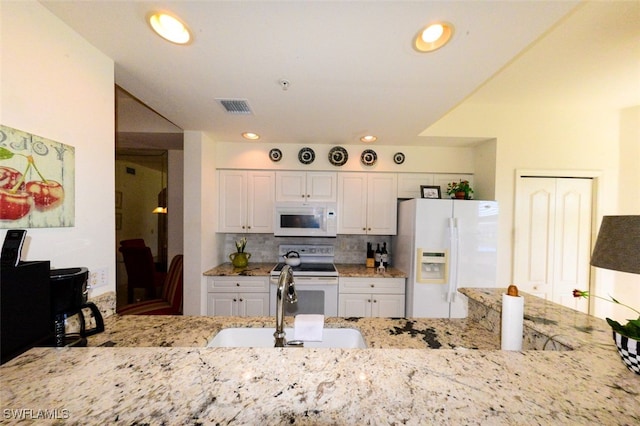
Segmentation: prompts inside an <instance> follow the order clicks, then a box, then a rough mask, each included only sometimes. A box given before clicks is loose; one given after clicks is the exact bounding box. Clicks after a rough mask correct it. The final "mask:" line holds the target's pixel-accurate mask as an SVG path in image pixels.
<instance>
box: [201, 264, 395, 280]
mask: <svg viewBox="0 0 640 426" xmlns="http://www.w3.org/2000/svg"><path fill="white" fill-rule="evenodd" d="M274 266H276V264H275V263H258V262H257V263H253V262H249V265H248V266H247V267H246V268H235V267H234V266H233V265H232V264H231V263H228V262H227V263H223V264H221V265H218V266H216V267H215V268H211V269H209V270H208V271H205V272H204V273H203V275H205V276H248V277H252V276H269V274H270V272H271V270H272V269H273V267H274ZM335 266H336V269H337V270H338V275H339V276H341V277H365V278H406V277H407V274H406V273H404V272H402V271H400V270H399V269H396V268H394V267H389V268H387V269H386V271H385V272H383V273H379V272H378V271H377V269H375V268H367V267H366V266H365V265H360V264H351V263H337V264H336V265H335Z"/></svg>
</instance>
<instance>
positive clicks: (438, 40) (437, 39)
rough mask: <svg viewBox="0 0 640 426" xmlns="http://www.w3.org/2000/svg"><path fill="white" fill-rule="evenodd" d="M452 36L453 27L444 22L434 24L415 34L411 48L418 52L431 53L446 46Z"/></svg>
mask: <svg viewBox="0 0 640 426" xmlns="http://www.w3.org/2000/svg"><path fill="white" fill-rule="evenodd" d="M451 36H453V25H451V24H449V23H446V22H434V23H432V24H429V25H427V26H426V27H424V28H423V29H421V30H420V31H418V34H416V37H415V38H414V39H413V48H414V49H416V50H417V51H418V52H433V51H434V50H437V49H440V48H441V47H442V46H444V45H445V44H447V42H448V41H449V40H451Z"/></svg>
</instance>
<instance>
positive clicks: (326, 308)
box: [269, 244, 338, 317]
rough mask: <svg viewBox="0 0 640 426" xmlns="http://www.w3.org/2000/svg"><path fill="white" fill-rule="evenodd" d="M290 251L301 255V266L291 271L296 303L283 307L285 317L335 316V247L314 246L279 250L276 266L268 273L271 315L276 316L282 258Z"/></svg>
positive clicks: (299, 245)
mask: <svg viewBox="0 0 640 426" xmlns="http://www.w3.org/2000/svg"><path fill="white" fill-rule="evenodd" d="M291 251H295V252H297V253H298V254H299V255H300V265H298V266H294V267H292V268H293V280H294V283H295V287H296V292H297V293H298V302H297V303H293V304H291V303H285V315H294V316H295V315H297V314H323V315H324V316H326V317H335V316H338V270H337V269H336V267H335V265H334V264H333V259H334V247H333V246H332V245H313V244H283V245H280V246H279V247H278V264H277V265H276V266H275V267H274V268H273V269H272V270H271V280H270V281H271V285H270V288H271V298H270V299H271V303H270V309H269V310H270V312H269V313H270V315H275V311H276V290H277V285H278V277H279V276H280V271H282V268H283V267H284V266H285V263H284V255H285V254H287V253H289V252H291Z"/></svg>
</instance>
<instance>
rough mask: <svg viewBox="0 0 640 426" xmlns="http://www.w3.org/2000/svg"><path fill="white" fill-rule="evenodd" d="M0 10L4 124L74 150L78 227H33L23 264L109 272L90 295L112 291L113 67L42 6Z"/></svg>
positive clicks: (11, 5)
mask: <svg viewBox="0 0 640 426" xmlns="http://www.w3.org/2000/svg"><path fill="white" fill-rule="evenodd" d="M0 8H1V10H0V12H1V13H0V15H1V18H0V19H1V31H2V34H1V39H0V51H1V52H2V56H1V59H0V61H1V62H0V69H1V70H2V71H1V75H0V87H1V90H0V122H1V123H2V124H4V125H6V126H9V127H13V128H16V129H20V130H23V131H26V132H29V133H32V134H36V135H39V136H43V137H45V138H48V139H52V140H55V141H58V142H62V143H65V144H68V145H72V146H74V147H75V152H76V164H75V167H76V182H75V187H76V193H75V206H76V211H75V226H74V227H70V228H48V229H43V228H36V229H29V230H28V232H27V235H28V236H29V237H30V242H29V247H28V251H27V252H26V253H24V252H23V260H51V265H52V267H56V268H61V267H73V266H86V267H88V268H89V270H92V269H96V268H106V270H107V271H108V284H107V285H106V286H103V287H99V288H96V289H95V290H93V291H92V292H91V294H90V296H92V297H94V296H96V295H99V294H102V293H105V292H107V291H115V254H114V250H113V247H114V208H113V207H114V154H113V153H114V129H115V126H114V77H113V75H114V63H113V61H112V60H111V59H109V58H108V57H106V56H105V55H103V54H102V53H100V52H99V51H98V50H96V49H95V48H94V47H93V46H92V45H90V44H89V43H87V42H86V41H85V40H83V39H82V38H81V37H80V36H78V35H77V34H76V33H74V32H73V31H72V30H70V29H69V28H68V27H67V26H66V25H64V24H63V23H62V22H61V21H60V20H59V19H58V18H56V17H54V16H53V15H52V14H51V13H50V12H49V11H47V10H46V9H45V8H44V7H43V6H42V5H41V4H39V3H37V2H33V1H24V2H4V1H3V2H0ZM79 88H81V89H79ZM5 233H6V231H4V230H1V231H0V238H1V239H4V235H5Z"/></svg>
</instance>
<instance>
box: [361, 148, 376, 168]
mask: <svg viewBox="0 0 640 426" xmlns="http://www.w3.org/2000/svg"><path fill="white" fill-rule="evenodd" d="M360 161H362V164H364V165H365V166H373V165H374V164H376V161H378V154H376V152H375V151H374V150H372V149H365V150H364V151H362V155H361V156H360Z"/></svg>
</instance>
